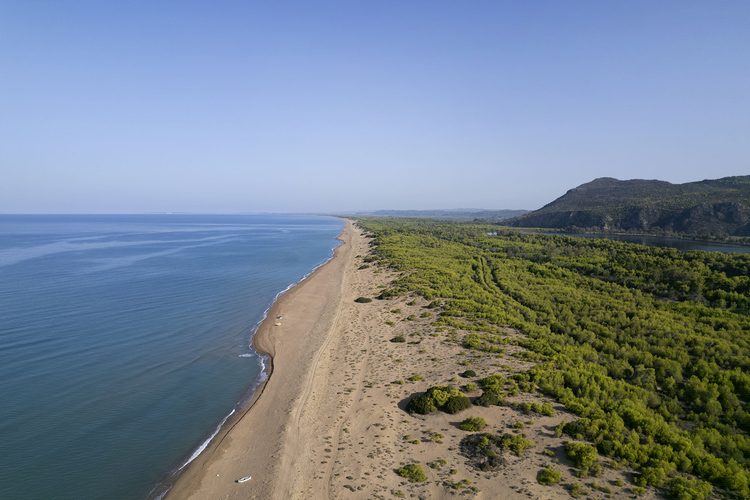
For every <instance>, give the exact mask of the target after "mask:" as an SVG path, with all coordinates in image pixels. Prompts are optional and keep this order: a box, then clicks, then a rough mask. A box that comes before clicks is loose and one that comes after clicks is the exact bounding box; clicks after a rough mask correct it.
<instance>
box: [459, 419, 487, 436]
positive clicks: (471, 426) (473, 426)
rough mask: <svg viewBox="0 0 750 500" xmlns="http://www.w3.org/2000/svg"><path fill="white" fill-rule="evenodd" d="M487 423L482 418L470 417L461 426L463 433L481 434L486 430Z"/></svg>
mask: <svg viewBox="0 0 750 500" xmlns="http://www.w3.org/2000/svg"><path fill="white" fill-rule="evenodd" d="M486 425H487V421H486V420H485V419H484V418H482V417H469V418H467V419H466V420H464V421H463V422H461V425H460V426H459V427H460V429H461V430H462V431H469V432H479V431H481V430H482V429H484V428H485V426H486Z"/></svg>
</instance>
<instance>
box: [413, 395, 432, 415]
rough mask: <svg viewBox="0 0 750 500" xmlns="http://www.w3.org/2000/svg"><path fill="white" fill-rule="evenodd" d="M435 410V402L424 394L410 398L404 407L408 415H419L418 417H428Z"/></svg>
mask: <svg viewBox="0 0 750 500" xmlns="http://www.w3.org/2000/svg"><path fill="white" fill-rule="evenodd" d="M437 409H438V408H437V405H436V404H435V401H434V400H433V399H432V398H431V397H429V396H427V395H426V394H422V395H421V396H417V397H414V398H411V400H409V403H407V405H406V411H408V412H409V413H419V414H420V415H428V414H430V413H432V412H433V411H437Z"/></svg>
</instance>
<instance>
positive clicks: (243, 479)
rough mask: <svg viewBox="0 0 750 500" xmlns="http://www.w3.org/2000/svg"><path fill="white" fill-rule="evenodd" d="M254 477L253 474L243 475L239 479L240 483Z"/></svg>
mask: <svg viewBox="0 0 750 500" xmlns="http://www.w3.org/2000/svg"><path fill="white" fill-rule="evenodd" d="M252 478H253V476H245V477H241V478H239V479H238V480H237V482H238V483H244V482H245V481H250V480H251V479H252Z"/></svg>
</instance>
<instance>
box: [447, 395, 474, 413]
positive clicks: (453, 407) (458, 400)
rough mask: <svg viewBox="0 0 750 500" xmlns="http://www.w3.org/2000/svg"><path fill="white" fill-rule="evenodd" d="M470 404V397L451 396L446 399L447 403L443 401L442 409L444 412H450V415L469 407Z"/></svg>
mask: <svg viewBox="0 0 750 500" xmlns="http://www.w3.org/2000/svg"><path fill="white" fill-rule="evenodd" d="M471 406H472V405H471V399H469V398H467V397H466V396H453V397H452V398H450V399H449V400H448V402H447V403H445V406H444V407H443V411H444V412H445V413H450V414H451V415H453V414H455V413H458V412H460V411H461V410H465V409H467V408H471Z"/></svg>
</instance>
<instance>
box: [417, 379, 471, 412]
mask: <svg viewBox="0 0 750 500" xmlns="http://www.w3.org/2000/svg"><path fill="white" fill-rule="evenodd" d="M467 402H468V406H467ZM469 407H471V400H470V399H469V398H467V397H466V396H465V395H464V393H462V392H461V391H459V390H458V389H457V388H456V387H450V386H447V385H438V386H435V387H430V388H429V389H428V390H427V392H426V393H424V394H423V395H421V396H416V397H413V398H412V399H411V400H409V403H407V405H406V411H408V412H409V413H419V414H422V415H427V414H429V413H432V412H433V411H437V410H443V411H444V412H446V413H451V414H453V413H457V412H459V411H461V410H464V409H466V408H469Z"/></svg>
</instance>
